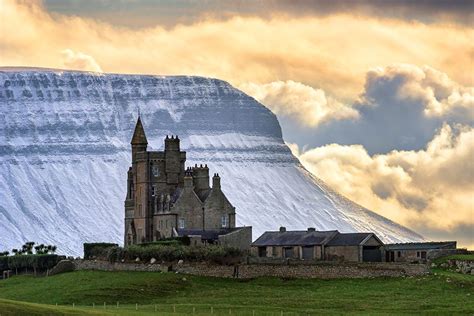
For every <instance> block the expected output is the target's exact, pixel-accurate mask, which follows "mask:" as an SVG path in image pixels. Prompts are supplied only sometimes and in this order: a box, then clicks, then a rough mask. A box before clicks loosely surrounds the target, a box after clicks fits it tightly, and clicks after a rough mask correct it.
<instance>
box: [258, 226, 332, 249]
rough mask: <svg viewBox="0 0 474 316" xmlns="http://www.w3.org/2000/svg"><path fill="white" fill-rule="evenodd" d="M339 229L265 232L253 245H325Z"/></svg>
mask: <svg viewBox="0 0 474 316" xmlns="http://www.w3.org/2000/svg"><path fill="white" fill-rule="evenodd" d="M337 233H338V231H337V230H330V231H306V230H305V231H285V232H280V231H277V232H265V233H264V234H263V235H262V236H260V237H259V238H258V239H257V240H256V241H255V242H254V243H253V244H252V245H253V246H313V245H323V244H325V243H326V242H327V241H328V240H329V239H331V238H332V236H334V235H335V234H337Z"/></svg>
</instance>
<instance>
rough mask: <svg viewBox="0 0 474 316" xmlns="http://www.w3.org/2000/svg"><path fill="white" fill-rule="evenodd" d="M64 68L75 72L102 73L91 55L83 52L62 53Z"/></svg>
mask: <svg viewBox="0 0 474 316" xmlns="http://www.w3.org/2000/svg"><path fill="white" fill-rule="evenodd" d="M61 55H62V58H63V59H62V60H63V65H64V68H66V69H74V70H85V71H94V72H102V69H101V68H100V66H99V65H98V64H97V62H96V61H95V60H94V58H92V57H91V56H89V55H86V54H84V53H81V52H74V51H72V50H70V49H65V50H63V51H61Z"/></svg>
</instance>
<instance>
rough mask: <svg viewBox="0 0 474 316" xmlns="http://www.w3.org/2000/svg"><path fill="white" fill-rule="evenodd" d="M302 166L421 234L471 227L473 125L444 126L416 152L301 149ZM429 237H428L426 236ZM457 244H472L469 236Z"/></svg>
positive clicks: (473, 220) (473, 236)
mask: <svg viewBox="0 0 474 316" xmlns="http://www.w3.org/2000/svg"><path fill="white" fill-rule="evenodd" d="M290 147H291V148H292V150H293V153H294V154H295V155H297V156H298V157H299V159H300V161H301V162H302V163H303V165H304V166H305V167H306V168H308V170H310V171H311V172H312V173H314V174H316V175H317V176H318V177H320V178H321V179H323V180H324V181H325V182H326V183H328V184H329V185H330V186H332V187H333V188H335V189H336V190H337V191H338V192H340V193H342V194H344V195H345V196H347V197H349V198H350V199H352V200H354V201H356V202H358V203H360V204H361V205H364V206H368V207H370V208H371V209H373V210H376V211H377V212H378V213H380V214H381V215H384V216H386V217H388V218H391V219H394V220H396V221H398V222H399V223H401V224H404V225H407V226H409V227H412V228H414V229H416V230H418V231H419V232H420V233H423V230H424V229H426V228H427V227H429V228H431V229H432V230H438V231H449V230H454V229H456V227H458V226H467V227H474V216H473V215H474V197H473V194H472V192H474V182H473V181H472V180H473V178H474V163H473V162H472V157H474V129H473V128H472V127H463V128H461V130H460V131H456V132H455V131H453V129H452V128H451V127H450V126H448V125H445V126H444V127H443V128H442V129H441V130H440V131H439V133H438V134H437V135H436V136H435V137H434V138H433V140H432V141H431V142H430V143H428V145H427V146H426V148H425V149H423V150H419V151H397V150H394V151H392V152H390V153H387V154H383V155H373V156H370V155H369V154H368V153H367V151H366V150H365V149H364V147H362V146H360V145H351V146H342V145H338V144H331V145H326V146H322V147H318V148H315V149H310V150H308V151H304V152H300V151H299V149H298V146H296V145H294V144H293V145H292V146H290ZM428 237H430V236H428ZM463 238H464V240H463V242H462V244H464V245H470V246H471V247H474V234H473V233H472V231H471V234H470V240H469V236H463Z"/></svg>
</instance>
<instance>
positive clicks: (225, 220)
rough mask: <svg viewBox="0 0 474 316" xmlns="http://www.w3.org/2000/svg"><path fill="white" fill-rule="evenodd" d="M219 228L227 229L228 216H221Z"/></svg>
mask: <svg viewBox="0 0 474 316" xmlns="http://www.w3.org/2000/svg"><path fill="white" fill-rule="evenodd" d="M221 226H222V227H228V226H229V215H222V216H221Z"/></svg>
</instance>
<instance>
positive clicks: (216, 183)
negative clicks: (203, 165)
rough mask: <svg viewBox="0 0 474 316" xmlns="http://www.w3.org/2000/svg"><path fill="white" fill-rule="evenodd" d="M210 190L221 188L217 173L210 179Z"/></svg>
mask: <svg viewBox="0 0 474 316" xmlns="http://www.w3.org/2000/svg"><path fill="white" fill-rule="evenodd" d="M212 188H213V189H220V188H221V177H219V174H218V173H214V176H213V177H212Z"/></svg>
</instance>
